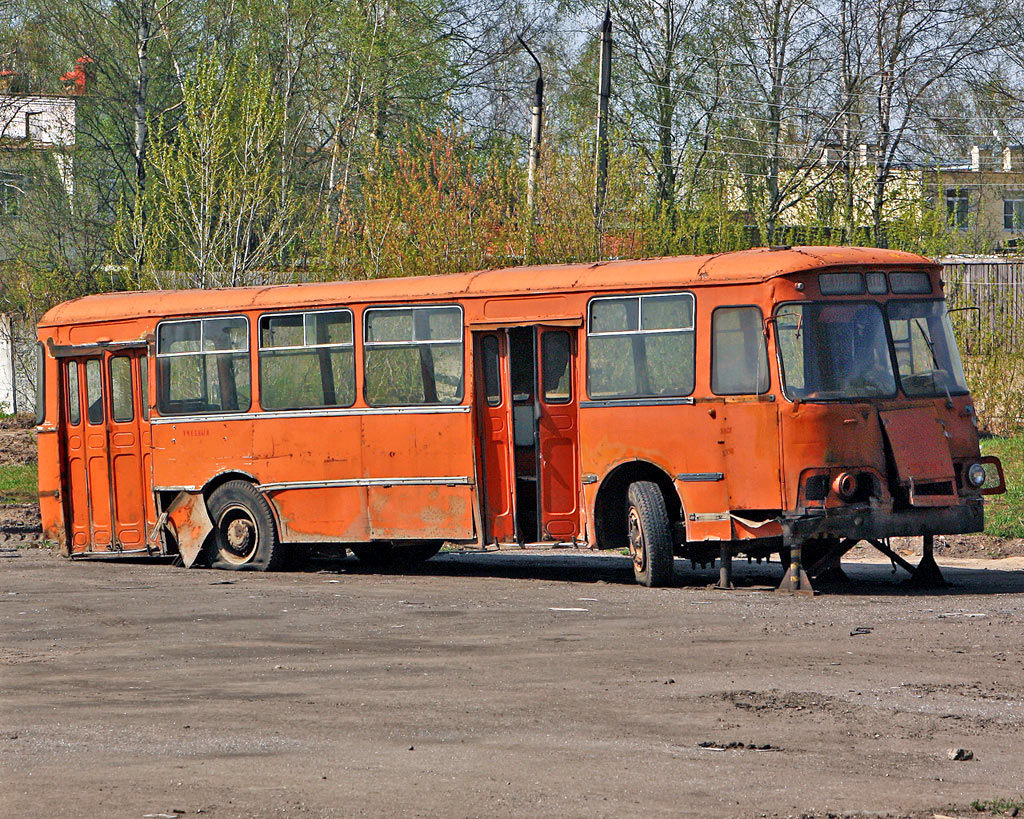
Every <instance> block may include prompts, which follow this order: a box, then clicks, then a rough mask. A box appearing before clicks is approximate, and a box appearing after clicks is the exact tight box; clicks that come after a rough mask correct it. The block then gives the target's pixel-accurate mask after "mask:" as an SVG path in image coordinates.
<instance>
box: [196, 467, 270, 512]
mask: <svg viewBox="0 0 1024 819" xmlns="http://www.w3.org/2000/svg"><path fill="white" fill-rule="evenodd" d="M228 481H248V482H249V483H251V484H253V485H254V486H256V487H258V486H259V485H260V482H259V481H258V480H257V479H256V476H255V475H251V474H249V473H248V472H243V471H242V470H241V469H232V470H229V471H228V472H220V473H218V474H216V475H214V476H213V477H212V478H210V480H208V481H207V482H206V483H205V484H204V485H203V497H204V498H206V499H207V500H209V499H210V495H212V494H213V492H214V490H216V489H217V488H218V487H220V486H222V485H223V484H226V483H227V482H228ZM270 506H271V507H273V506H274V504H270Z"/></svg>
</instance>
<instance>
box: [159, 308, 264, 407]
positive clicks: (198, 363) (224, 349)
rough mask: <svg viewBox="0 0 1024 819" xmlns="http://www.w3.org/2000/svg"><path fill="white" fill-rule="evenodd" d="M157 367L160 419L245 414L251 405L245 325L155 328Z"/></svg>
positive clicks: (204, 322) (208, 321)
mask: <svg viewBox="0 0 1024 819" xmlns="http://www.w3.org/2000/svg"><path fill="white" fill-rule="evenodd" d="M156 367H157V407H158V408H159V410H160V414H161V415H191V414H203V413H214V412H245V411H246V410H248V409H249V407H250V405H251V404H252V386H251V385H252V382H251V380H250V373H249V322H248V320H247V319H245V318H243V317H231V318H204V319H193V320H189V321H169V322H163V323H162V324H160V325H159V326H158V327H157V339H156Z"/></svg>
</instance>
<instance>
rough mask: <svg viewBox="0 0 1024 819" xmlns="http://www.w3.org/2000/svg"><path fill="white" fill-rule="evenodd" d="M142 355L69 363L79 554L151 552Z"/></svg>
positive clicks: (72, 499)
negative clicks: (141, 398) (145, 477)
mask: <svg viewBox="0 0 1024 819" xmlns="http://www.w3.org/2000/svg"><path fill="white" fill-rule="evenodd" d="M143 360H144V359H142V358H141V357H140V356H139V355H138V354H135V353H129V354H115V355H112V356H111V355H107V356H95V357H91V356H90V357H82V358H72V359H67V360H65V362H64V378H63V386H64V401H63V407H62V411H63V415H64V421H65V423H64V425H63V428H64V430H65V435H64V441H63V443H64V451H65V455H66V463H67V468H66V473H65V475H66V479H65V497H66V499H67V500H66V502H67V505H68V507H69V508H68V510H67V511H68V515H67V520H68V521H69V531H68V541H69V544H70V546H69V548H70V551H71V552H72V553H84V552H120V551H135V550H139V549H143V548H145V542H146V519H147V517H150V514H148V508H147V507H148V506H149V504H147V503H146V494H145V486H144V481H143V446H142V440H143V435H142V430H141V426H142V423H143V421H142V418H141V412H140V404H141V403H142V402H140V401H139V399H138V395H139V393H138V388H137V385H138V384H139V383H140V374H141V370H142V369H143V368H142V365H141V363H140V362H142V361H143Z"/></svg>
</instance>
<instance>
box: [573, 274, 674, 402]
mask: <svg viewBox="0 0 1024 819" xmlns="http://www.w3.org/2000/svg"><path fill="white" fill-rule="evenodd" d="M693 305H694V301H693V295H692V294H690V293H672V294H665V295H651V296H613V297H610V298H599V299H594V300H593V301H591V303H590V321H589V326H588V331H587V391H588V392H589V394H590V397H591V398H598V399H601V398H651V397H659V396H682V395H689V394H690V393H691V392H693V375H694V331H693Z"/></svg>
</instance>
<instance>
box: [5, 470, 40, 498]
mask: <svg viewBox="0 0 1024 819" xmlns="http://www.w3.org/2000/svg"><path fill="white" fill-rule="evenodd" d="M37 471H38V470H37V467H36V465H35V464H8V465H7V466H0V503H32V501H34V500H36V498H37V497H38V495H37V492H38V485H39V484H38V481H37Z"/></svg>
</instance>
